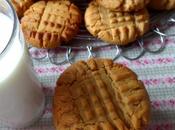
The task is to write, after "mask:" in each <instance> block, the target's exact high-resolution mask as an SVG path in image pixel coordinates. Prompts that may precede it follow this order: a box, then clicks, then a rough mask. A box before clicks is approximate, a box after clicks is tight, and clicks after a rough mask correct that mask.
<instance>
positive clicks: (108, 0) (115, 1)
mask: <svg viewBox="0 0 175 130" xmlns="http://www.w3.org/2000/svg"><path fill="white" fill-rule="evenodd" d="M96 2H97V3H98V4H99V5H101V6H103V7H105V8H107V9H111V10H117V11H122V12H123V11H124V12H130V11H138V10H140V9H143V8H144V7H145V6H146V5H147V4H148V3H149V2H150V0H96Z"/></svg>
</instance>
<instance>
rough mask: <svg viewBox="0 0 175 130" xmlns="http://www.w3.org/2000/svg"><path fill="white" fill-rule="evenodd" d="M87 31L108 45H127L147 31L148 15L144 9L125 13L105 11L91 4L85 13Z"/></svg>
mask: <svg viewBox="0 0 175 130" xmlns="http://www.w3.org/2000/svg"><path fill="white" fill-rule="evenodd" d="M85 24H86V28H87V30H88V31H89V32H90V33H91V34H92V35H93V36H95V37H97V38H99V39H101V40H103V41H106V42H108V43H112V44H117V45H127V44H129V43H130V42H133V41H135V40H136V39H137V38H138V37H140V36H142V35H143V34H144V33H145V32H147V31H148V30H149V24H150V21H149V14H148V12H147V10H146V9H143V10H139V11H138V12H132V13H126V12H118V11H112V10H109V9H106V8H104V7H102V6H99V5H98V4H97V3H96V2H94V1H93V2H91V3H90V4H89V6H88V8H87V9H86V12H85Z"/></svg>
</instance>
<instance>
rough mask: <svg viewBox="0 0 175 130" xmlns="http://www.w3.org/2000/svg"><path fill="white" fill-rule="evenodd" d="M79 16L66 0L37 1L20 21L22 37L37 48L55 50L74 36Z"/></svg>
mask: <svg viewBox="0 0 175 130" xmlns="http://www.w3.org/2000/svg"><path fill="white" fill-rule="evenodd" d="M81 19H82V18H81V14H80V11H79V9H78V7H76V6H75V5H74V4H73V3H71V2H70V1H68V0H49V1H38V2H36V3H35V4H33V5H32V6H31V7H30V8H29V9H28V10H27V11H26V12H25V14H24V17H23V18H22V19H21V26H22V30H23V32H24V36H25V38H26V40H27V42H29V43H30V44H32V45H33V46H36V47H39V48H55V47H58V46H59V45H60V44H61V43H62V42H68V41H69V40H71V39H72V37H73V36H75V35H76V34H77V32H78V30H79V26H80V23H81Z"/></svg>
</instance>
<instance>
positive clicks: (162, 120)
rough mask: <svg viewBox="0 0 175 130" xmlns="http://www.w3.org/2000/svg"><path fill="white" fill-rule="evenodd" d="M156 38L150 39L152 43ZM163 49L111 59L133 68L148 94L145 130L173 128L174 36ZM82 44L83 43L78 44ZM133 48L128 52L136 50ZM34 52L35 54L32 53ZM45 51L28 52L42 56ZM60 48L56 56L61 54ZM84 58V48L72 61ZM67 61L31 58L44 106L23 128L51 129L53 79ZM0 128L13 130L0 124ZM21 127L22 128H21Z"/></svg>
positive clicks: (103, 52) (103, 54)
mask: <svg viewBox="0 0 175 130" xmlns="http://www.w3.org/2000/svg"><path fill="white" fill-rule="evenodd" d="M174 30H175V26H171V27H169V28H168V29H167V30H166V31H167V32H170V33H173V32H174ZM155 42H156V39H152V43H155ZM165 43H166V46H165V49H164V50H163V51H162V52H160V53H156V54H152V53H146V54H145V55H144V56H143V57H141V58H139V59H137V60H134V61H129V60H126V59H125V58H123V57H121V56H120V57H119V58H117V59H116V60H115V62H119V63H122V64H124V65H126V66H127V67H129V68H131V69H132V70H133V71H135V72H136V73H137V74H138V76H139V79H141V80H142V81H143V82H144V84H145V86H146V89H147V91H148V93H149V96H150V99H151V108H152V119H151V123H150V126H149V128H148V130H175V37H166V38H165ZM80 44H81V45H83V43H80ZM136 52H137V49H136V50H133V51H131V53H136ZM32 53H35V54H32ZM43 53H46V52H45V51H42V52H40V53H37V54H36V52H35V51H32V52H31V55H37V56H38V57H39V56H40V55H45V54H43ZM62 53H64V52H63V51H60V54H59V56H64V55H63V54H62ZM98 55H99V56H100V57H108V58H110V57H113V55H115V52H114V51H111V50H110V48H106V49H102V50H101V51H99V52H98ZM79 59H87V53H85V52H84V51H78V52H76V56H75V60H79ZM69 65H70V64H69V63H65V64H62V65H54V64H52V63H51V62H50V60H49V59H48V58H47V57H46V58H44V59H42V60H39V59H37V60H36V59H33V66H34V70H35V72H36V74H37V77H38V79H39V80H40V82H41V84H42V88H43V91H44V93H45V95H46V106H45V110H44V114H43V116H42V117H41V119H40V120H39V121H38V122H36V123H35V124H34V125H32V126H31V127H28V128H25V130H54V129H55V128H54V126H53V122H52V98H53V94H54V87H55V82H56V80H57V78H58V77H59V75H60V74H61V73H62V72H63V71H64V70H65V69H66V68H67V67H68V66H69ZM0 129H1V130H13V129H11V128H8V127H4V126H2V125H1V124H0ZM21 130H23V129H21Z"/></svg>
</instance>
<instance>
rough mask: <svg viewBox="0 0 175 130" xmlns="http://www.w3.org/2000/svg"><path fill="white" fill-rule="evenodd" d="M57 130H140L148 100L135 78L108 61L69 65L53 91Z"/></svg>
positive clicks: (145, 121) (144, 123)
mask: <svg viewBox="0 0 175 130" xmlns="http://www.w3.org/2000/svg"><path fill="white" fill-rule="evenodd" d="M53 119H54V124H55V127H56V129H57V130H143V128H145V127H146V126H147V125H148V123H149V120H150V100H149V96H148V94H147V91H146V89H145V87H144V85H143V83H142V82H141V81H140V80H138V79H137V75H136V74H135V73H134V72H132V71H131V70H130V69H128V68H126V67H124V66H123V65H121V64H117V63H113V62H112V60H108V59H90V60H88V61H87V62H84V61H79V62H77V63H75V64H73V65H71V66H70V67H69V68H68V69H67V70H65V72H64V73H63V74H62V75H61V76H60V78H59V79H58V81H57V86H56V88H55V95H54V101H53Z"/></svg>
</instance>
